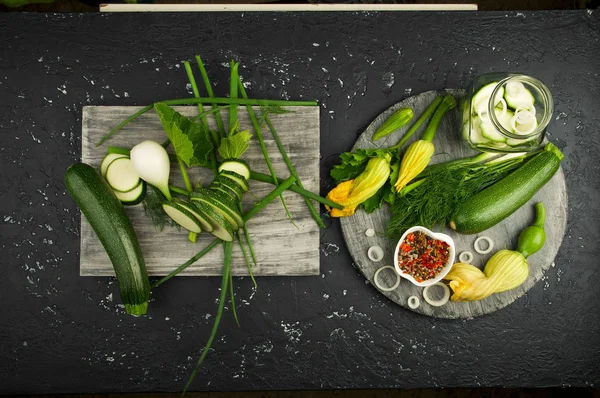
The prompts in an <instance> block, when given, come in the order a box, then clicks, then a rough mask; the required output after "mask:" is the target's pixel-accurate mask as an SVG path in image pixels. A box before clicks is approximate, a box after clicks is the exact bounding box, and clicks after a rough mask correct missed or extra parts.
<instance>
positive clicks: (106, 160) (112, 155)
mask: <svg viewBox="0 0 600 398" xmlns="http://www.w3.org/2000/svg"><path fill="white" fill-rule="evenodd" d="M126 157H127V155H123V154H120V153H109V154H107V155H106V156H105V157H104V159H102V163H100V175H101V176H102V177H106V169H108V165H109V164H111V163H112V161H113V160H115V159H119V158H126Z"/></svg>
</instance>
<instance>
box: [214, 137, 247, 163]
mask: <svg viewBox="0 0 600 398" xmlns="http://www.w3.org/2000/svg"><path fill="white" fill-rule="evenodd" d="M251 138H252V134H250V131H249V130H243V131H237V132H235V133H234V134H232V135H230V136H229V137H225V138H223V139H221V145H220V146H219V155H221V158H222V159H237V158H239V157H241V156H242V154H243V153H244V152H246V150H247V149H248V146H249V143H250V139H251Z"/></svg>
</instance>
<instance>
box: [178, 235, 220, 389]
mask: <svg viewBox="0 0 600 398" xmlns="http://www.w3.org/2000/svg"><path fill="white" fill-rule="evenodd" d="M223 248H224V252H225V260H224V261H223V278H221V294H220V296H219V307H218V308H217V315H216V316H215V322H214V323H213V327H212V331H211V333H210V337H209V338H208V341H207V342H206V345H205V346H204V349H203V350H202V354H201V355H200V358H199V359H198V362H197V363H196V366H195V367H194V370H193V371H192V374H191V375H190V377H189V379H188V381H187V383H186V384H185V387H184V388H183V394H182V395H184V394H185V392H186V391H187V389H188V388H189V386H190V384H192V381H193V380H194V378H195V377H196V374H197V373H198V370H199V369H200V366H201V365H202V362H203V361H204V358H206V355H208V350H210V347H211V346H212V343H213V340H214V339H215V336H216V335H217V330H218V329H219V323H220V322H221V317H222V316H223V308H224V307H225V297H226V296H227V285H228V284H229V278H228V277H227V275H228V274H229V273H230V272H231V252H232V244H231V242H223Z"/></svg>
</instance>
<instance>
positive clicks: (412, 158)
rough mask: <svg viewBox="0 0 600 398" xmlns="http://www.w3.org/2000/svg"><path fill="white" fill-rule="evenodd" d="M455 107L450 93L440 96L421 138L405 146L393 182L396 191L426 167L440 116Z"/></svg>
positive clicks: (431, 152) (454, 101)
mask: <svg viewBox="0 0 600 398" xmlns="http://www.w3.org/2000/svg"><path fill="white" fill-rule="evenodd" d="M434 104H435V102H434ZM432 105H433V104H432ZM455 107H456V100H455V99H454V97H453V96H452V95H450V94H447V95H444V96H442V100H441V101H440V102H439V105H438V106H437V108H436V109H435V112H434V113H433V116H432V117H431V120H430V121H429V124H428V125H427V128H426V129H425V133H423V139H421V140H418V141H415V142H413V143H412V144H410V145H409V146H408V148H406V152H405V153H404V156H403V157H402V163H401V164H400V174H399V175H398V179H397V180H396V183H395V184H394V188H395V189H396V192H400V191H401V190H402V188H404V187H405V186H406V184H408V183H409V182H410V181H411V180H412V179H414V178H415V177H416V176H418V175H419V174H420V173H421V172H422V171H423V170H424V169H425V167H427V165H428V164H429V161H430V160H431V157H432V156H433V152H434V150H435V147H434V145H433V142H432V141H433V137H434V136H435V133H436V132H437V129H438V126H439V124H440V122H441V120H442V117H443V116H444V115H445V114H446V113H447V112H448V111H449V110H451V109H454V108H455ZM426 113H427V112H426Z"/></svg>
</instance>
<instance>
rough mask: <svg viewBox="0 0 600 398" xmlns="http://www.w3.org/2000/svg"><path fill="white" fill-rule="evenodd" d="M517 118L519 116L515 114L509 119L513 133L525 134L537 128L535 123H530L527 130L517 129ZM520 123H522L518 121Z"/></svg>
mask: <svg viewBox="0 0 600 398" xmlns="http://www.w3.org/2000/svg"><path fill="white" fill-rule="evenodd" d="M518 118H519V116H518V115H517V116H513V117H512V118H511V119H510V126H511V127H512V129H513V131H515V133H517V134H521V135H527V134H531V133H533V132H534V131H535V129H536V128H537V123H531V127H530V128H529V129H528V130H526V131H523V130H519V129H518V128H517V122H518ZM520 124H522V123H520Z"/></svg>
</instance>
